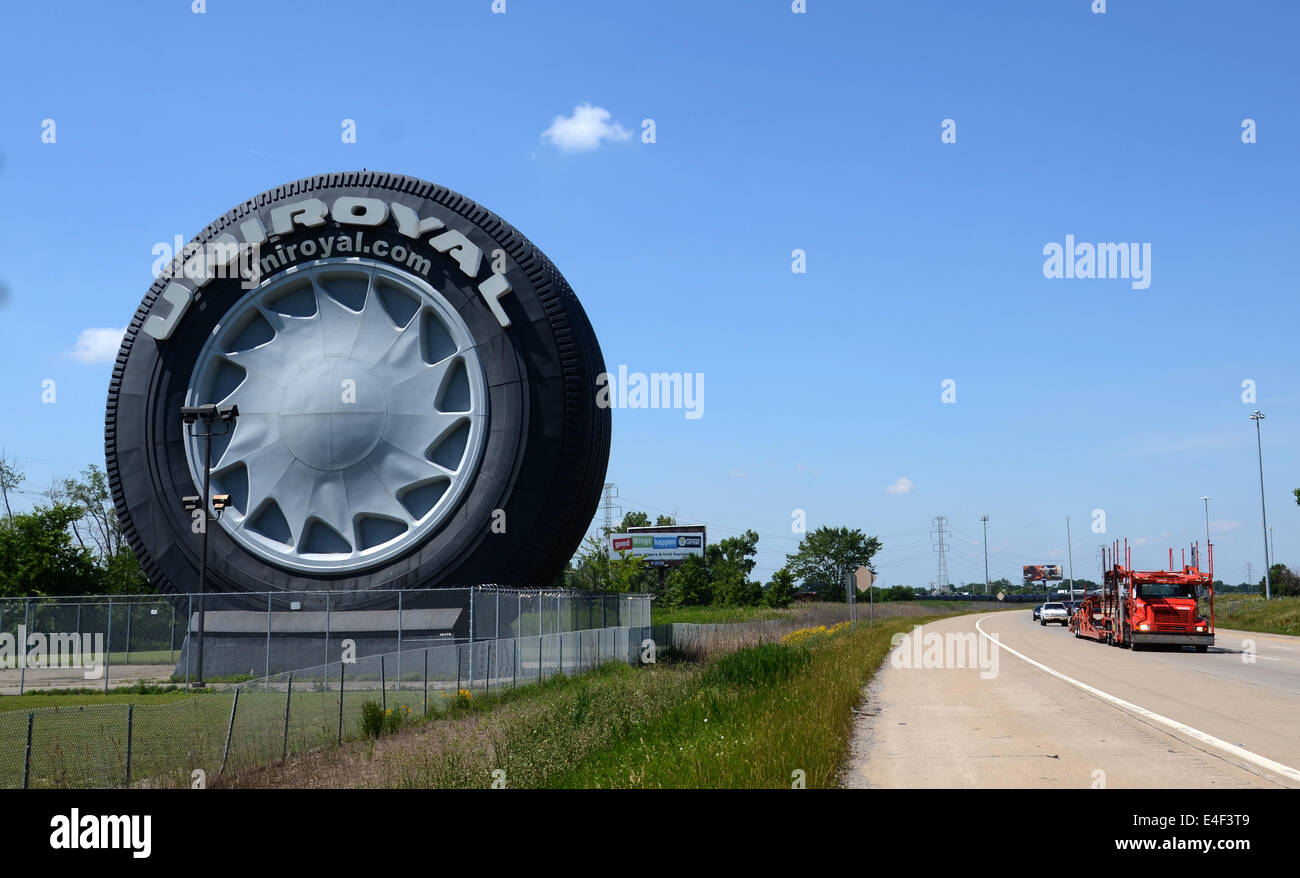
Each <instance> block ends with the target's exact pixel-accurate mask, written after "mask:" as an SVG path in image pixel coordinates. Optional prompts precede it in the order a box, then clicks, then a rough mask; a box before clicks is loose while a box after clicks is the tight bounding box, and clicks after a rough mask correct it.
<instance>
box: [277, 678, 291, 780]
mask: <svg viewBox="0 0 1300 878" xmlns="http://www.w3.org/2000/svg"><path fill="white" fill-rule="evenodd" d="M292 703H293V672H292V671H291V672H290V673H289V685H288V686H287V687H286V688H285V690H284V744H283V745H282V746H281V748H280V763H281V764H284V760H286V759H288V758H289V706H290V704H292Z"/></svg>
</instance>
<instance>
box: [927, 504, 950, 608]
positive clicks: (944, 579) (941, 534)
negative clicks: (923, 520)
mask: <svg viewBox="0 0 1300 878" xmlns="http://www.w3.org/2000/svg"><path fill="white" fill-rule="evenodd" d="M933 525H934V527H933V529H932V530H931V531H930V536H931V537H933V538H934V539H935V540H936V542H935V546H934V550H935V551H936V552H938V553H939V566H938V568H937V571H936V572H937V579H938V584H939V589H940V590H941V591H942V590H946V589H947V588H948V587H949V586H950V585H951V584H952V583H950V582H949V581H948V546H947V544H945V543H944V538H945V537H949V536H952V534H950V533H949V532H948V519H947V518H946V517H945V516H942V515H936V516H935V517H934V522H933Z"/></svg>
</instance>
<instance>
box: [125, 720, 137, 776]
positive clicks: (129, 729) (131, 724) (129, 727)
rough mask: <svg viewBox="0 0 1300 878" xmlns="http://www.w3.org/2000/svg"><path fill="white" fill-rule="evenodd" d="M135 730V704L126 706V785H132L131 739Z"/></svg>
mask: <svg viewBox="0 0 1300 878" xmlns="http://www.w3.org/2000/svg"><path fill="white" fill-rule="evenodd" d="M134 731H135V705H134V704H128V705H127V706H126V785H127V787H128V788H130V786H131V739H132V737H133V734H132V733H133V732H134Z"/></svg>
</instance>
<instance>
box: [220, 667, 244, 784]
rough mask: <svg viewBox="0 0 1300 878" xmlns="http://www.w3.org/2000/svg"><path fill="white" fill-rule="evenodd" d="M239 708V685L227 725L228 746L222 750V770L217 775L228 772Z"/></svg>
mask: <svg viewBox="0 0 1300 878" xmlns="http://www.w3.org/2000/svg"><path fill="white" fill-rule="evenodd" d="M238 709H239V687H238V686H236V687H235V700H234V701H232V702H231V703H230V725H229V726H227V727H226V747H225V749H224V750H222V751H221V770H220V771H218V772H217V777H220V776H221V775H223V774H225V773H226V759H227V758H228V757H229V756H230V738H231V736H232V735H234V734H235V711H236V710H238Z"/></svg>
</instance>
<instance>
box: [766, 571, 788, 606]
mask: <svg viewBox="0 0 1300 878" xmlns="http://www.w3.org/2000/svg"><path fill="white" fill-rule="evenodd" d="M794 594H795V584H794V574H793V573H791V572H790V571H789V570H788V569H787V568H785V567H782V568H781V569H780V570H778V571H776V572H775V573H773V574H772V581H771V582H769V583H768V584H767V588H766V589H765V590H764V592H763V599H764V600H765V601H766V602H767V605H768V606H769V607H788V606H790V604H791V602H792V601H794Z"/></svg>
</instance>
